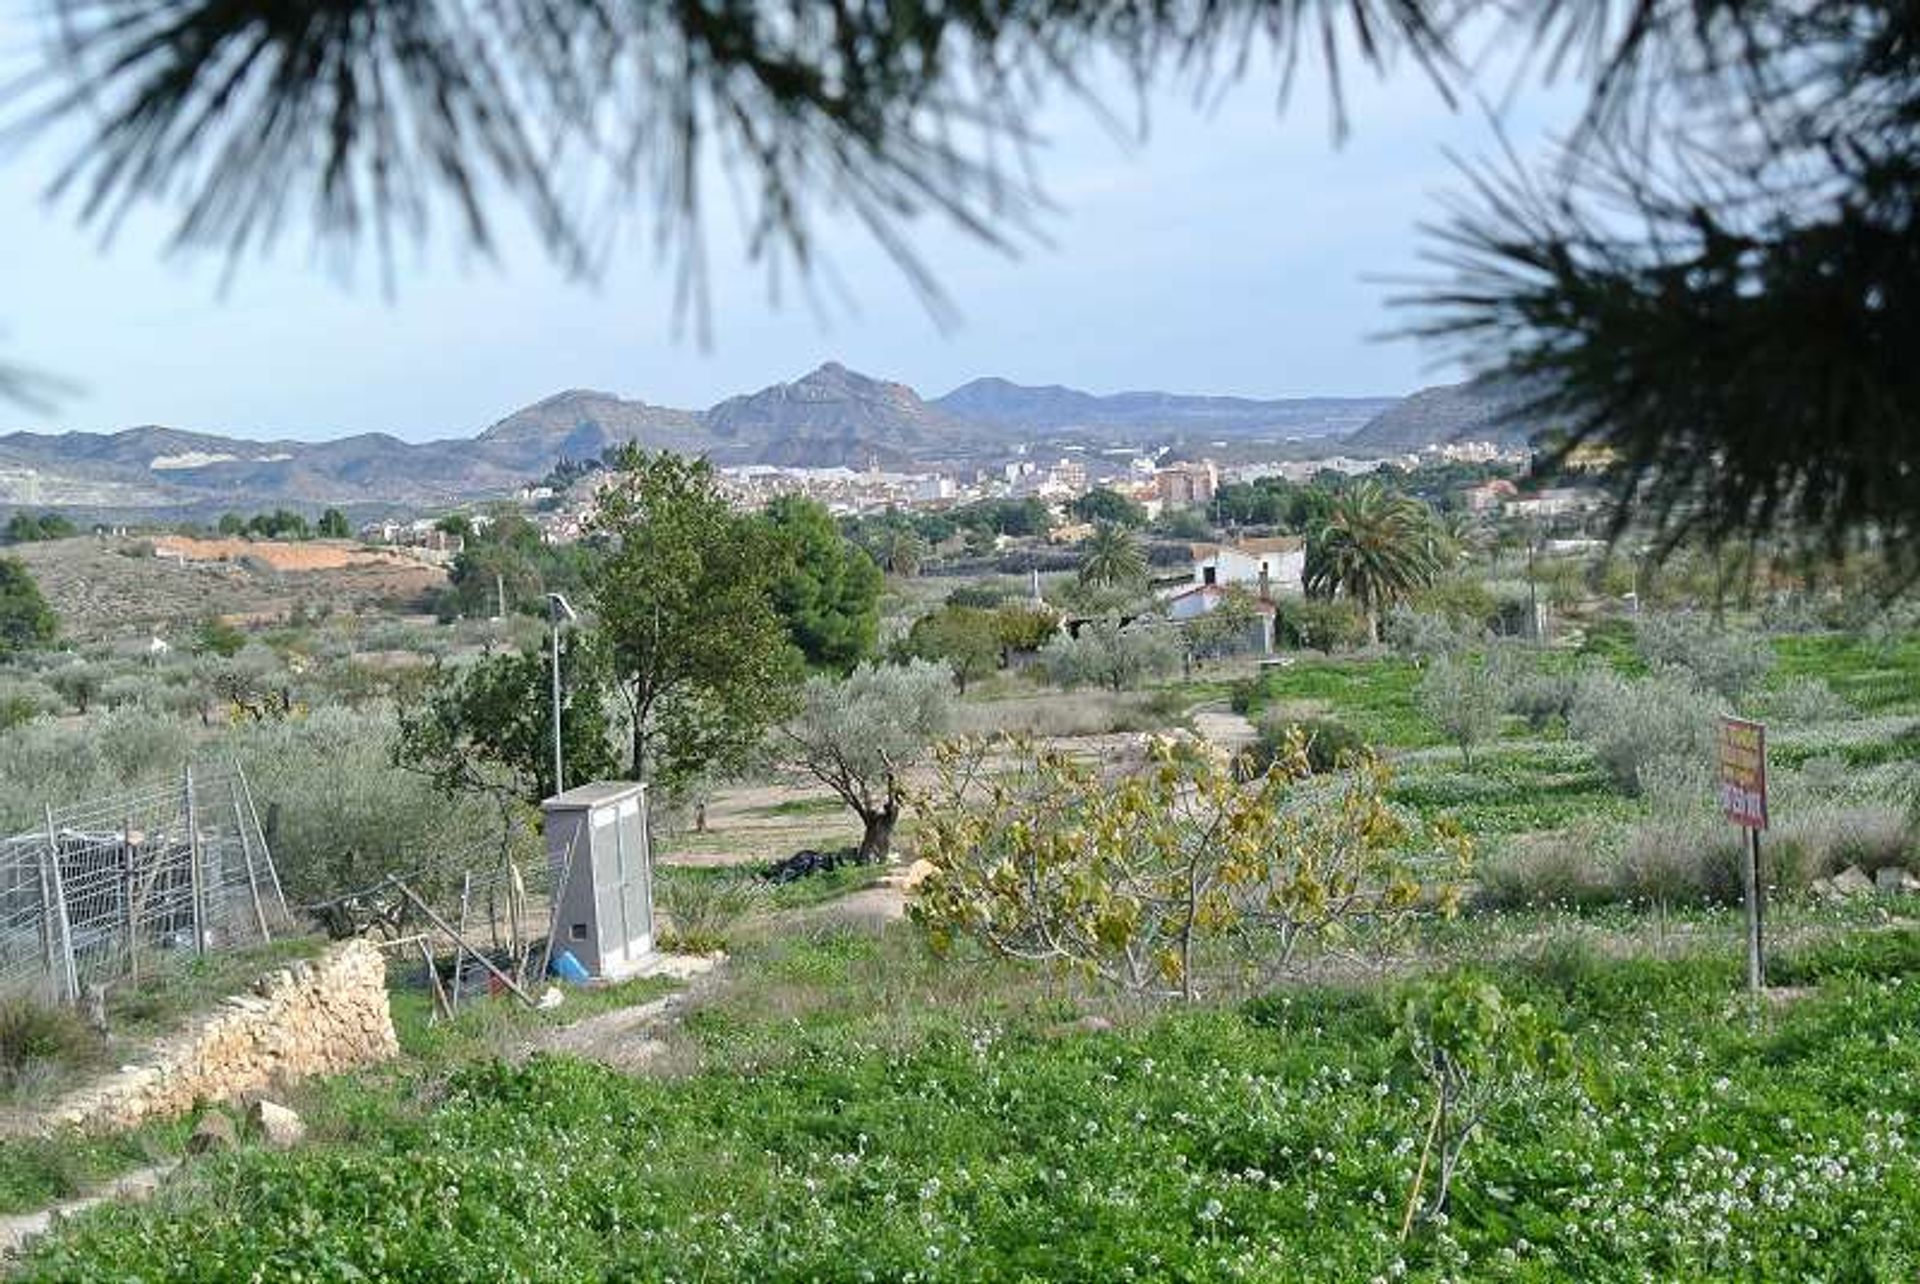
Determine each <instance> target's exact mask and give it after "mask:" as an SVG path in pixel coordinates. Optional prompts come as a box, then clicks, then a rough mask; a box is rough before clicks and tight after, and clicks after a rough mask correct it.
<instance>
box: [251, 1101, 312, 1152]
mask: <svg viewBox="0 0 1920 1284" xmlns="http://www.w3.org/2000/svg"><path fill="white" fill-rule="evenodd" d="M248 1114H249V1115H250V1116H251V1118H252V1120H253V1122H254V1124H255V1126H257V1127H258V1128H259V1129H260V1136H261V1138H262V1139H263V1140H264V1141H265V1142H266V1143H267V1144H268V1145H269V1146H272V1147H273V1148H274V1149H275V1150H291V1149H292V1148H293V1147H295V1146H297V1145H299V1144H300V1142H301V1141H302V1140H303V1139H305V1137H306V1135H307V1125H306V1123H305V1122H304V1121H302V1120H301V1118H300V1116H299V1115H297V1114H295V1113H294V1112H293V1111H291V1110H289V1109H287V1108H286V1107H285V1106H283V1105H281V1104H279V1103H278V1102H275V1101H268V1100H266V1099H265V1098H264V1097H263V1098H261V1099H260V1100H259V1101H256V1102H254V1103H253V1109H252V1110H251V1111H249V1112H248Z"/></svg>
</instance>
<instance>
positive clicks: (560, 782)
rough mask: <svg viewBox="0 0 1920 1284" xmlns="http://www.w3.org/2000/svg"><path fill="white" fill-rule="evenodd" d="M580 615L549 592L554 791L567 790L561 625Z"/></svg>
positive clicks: (557, 595) (556, 594)
mask: <svg viewBox="0 0 1920 1284" xmlns="http://www.w3.org/2000/svg"><path fill="white" fill-rule="evenodd" d="M579 618H580V616H579V615H578V613H576V612H575V611H574V609H573V607H572V606H571V605H570V604H569V603H568V602H567V599H566V598H565V597H563V596H562V595H561V594H559V593H549V594H547V619H548V622H549V624H550V627H551V629H552V637H553V792H554V793H555V794H561V793H565V792H566V788H567V778H566V763H565V761H564V760H563V758H562V757H561V750H560V626H561V625H562V624H571V623H573V622H574V621H576V620H578V619H579Z"/></svg>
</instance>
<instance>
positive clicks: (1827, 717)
mask: <svg viewBox="0 0 1920 1284" xmlns="http://www.w3.org/2000/svg"><path fill="white" fill-rule="evenodd" d="M1760 712H1761V714H1762V715H1763V716H1765V717H1766V718H1769V719H1771V720H1773V721H1776V722H1840V721H1842V720H1843V719H1846V718H1851V717H1852V716H1853V713H1854V709H1853V706H1852V705H1850V704H1848V703H1847V702H1846V700H1845V699H1844V698H1843V697H1842V696H1841V695H1840V693H1839V692H1837V691H1835V690H1834V689H1833V688H1832V687H1830V686H1828V685H1827V684H1826V683H1825V682H1824V681H1822V680H1821V679H1819V678H1815V677H1810V676H1802V677H1796V678H1789V679H1788V680H1787V681H1786V682H1784V683H1782V684H1781V685H1780V686H1778V687H1776V688H1775V689H1773V690H1771V691H1769V692H1767V693H1766V694H1765V695H1764V696H1763V697H1762V698H1761V700H1760Z"/></svg>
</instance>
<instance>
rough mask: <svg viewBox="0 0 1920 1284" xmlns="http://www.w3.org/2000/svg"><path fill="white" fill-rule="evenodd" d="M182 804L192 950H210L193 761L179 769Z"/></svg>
mask: <svg viewBox="0 0 1920 1284" xmlns="http://www.w3.org/2000/svg"><path fill="white" fill-rule="evenodd" d="M180 781H181V791H182V794H183V799H182V802H183V806H184V808H185V811H186V817H187V885H188V887H189V889H190V890H191V891H192V893H193V952H194V953H195V954H198V955H200V956H202V957H205V955H206V952H207V888H206V883H205V874H204V872H203V871H202V870H201V868H200V817H199V814H198V813H197V812H196V811H195V809H194V805H193V764H192V763H188V764H187V765H186V766H185V767H182V768H181V769H180Z"/></svg>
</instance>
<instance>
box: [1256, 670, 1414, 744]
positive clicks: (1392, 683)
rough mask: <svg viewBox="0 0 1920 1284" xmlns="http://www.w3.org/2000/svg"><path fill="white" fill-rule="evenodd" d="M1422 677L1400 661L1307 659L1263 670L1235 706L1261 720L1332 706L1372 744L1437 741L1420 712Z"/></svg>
mask: <svg viewBox="0 0 1920 1284" xmlns="http://www.w3.org/2000/svg"><path fill="white" fill-rule="evenodd" d="M1420 675H1421V671H1420V669H1419V668H1418V667H1417V666H1415V665H1413V664H1409V663H1408V662H1407V661H1405V660H1400V659H1391V658H1386V659H1379V660H1320V661H1315V662H1311V663H1309V662H1304V661H1303V662H1301V663H1298V664H1293V665H1288V666H1286V667H1284V668H1281V667H1273V668H1266V669H1262V670H1261V671H1260V674H1259V676H1258V677H1256V678H1254V679H1252V680H1251V681H1249V682H1246V683H1243V684H1241V685H1238V686H1236V687H1235V689H1234V693H1233V704H1234V708H1235V710H1236V711H1237V712H1239V713H1244V714H1246V715H1247V716H1249V717H1252V718H1254V719H1255V720H1256V721H1257V720H1258V717H1259V715H1260V714H1262V713H1264V712H1265V711H1267V710H1268V709H1271V708H1275V707H1279V708H1281V709H1282V710H1283V711H1285V712H1288V713H1295V712H1297V711H1299V710H1301V709H1303V708H1313V709H1316V710H1318V709H1326V710H1332V711H1334V712H1336V713H1337V714H1338V716H1339V718H1340V720H1341V721H1342V722H1345V723H1347V724H1348V725H1350V726H1351V727H1353V729H1354V730H1356V731H1358V732H1359V733H1360V735H1361V737H1362V738H1363V739H1365V740H1366V742H1367V743H1368V744H1370V745H1382V746H1393V747H1402V746H1417V745H1430V744H1436V743H1439V741H1438V738H1437V737H1436V735H1435V733H1434V730H1433V724H1432V723H1430V722H1429V721H1428V720H1427V718H1426V717H1425V715H1423V714H1422V713H1421V712H1420V708H1419V704H1418V701H1417V699H1416V695H1415V693H1416V691H1417V690H1418V688H1419V683H1420Z"/></svg>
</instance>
